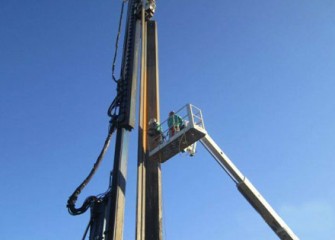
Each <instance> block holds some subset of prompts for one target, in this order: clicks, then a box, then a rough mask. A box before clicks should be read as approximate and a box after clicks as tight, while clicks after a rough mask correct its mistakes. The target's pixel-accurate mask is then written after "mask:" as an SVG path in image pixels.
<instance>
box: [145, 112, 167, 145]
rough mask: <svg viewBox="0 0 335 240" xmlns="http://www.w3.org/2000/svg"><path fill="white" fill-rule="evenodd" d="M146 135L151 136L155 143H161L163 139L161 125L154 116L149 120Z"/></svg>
mask: <svg viewBox="0 0 335 240" xmlns="http://www.w3.org/2000/svg"><path fill="white" fill-rule="evenodd" d="M148 135H149V136H150V137H152V138H153V139H154V141H155V142H156V143H162V142H163V140H164V135H163V132H162V127H161V125H160V124H159V122H158V121H157V119H156V118H151V119H150V120H149V128H148Z"/></svg>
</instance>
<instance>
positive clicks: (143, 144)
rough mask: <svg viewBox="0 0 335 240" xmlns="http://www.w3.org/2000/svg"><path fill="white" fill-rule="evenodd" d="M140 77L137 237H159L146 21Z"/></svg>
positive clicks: (151, 27)
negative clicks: (150, 131) (149, 131)
mask: <svg viewBox="0 0 335 240" xmlns="http://www.w3.org/2000/svg"><path fill="white" fill-rule="evenodd" d="M142 34H143V35H142V54H144V56H143V57H142V71H143V72H142V76H141V102H140V128H139V152H138V190H137V224H136V239H137V240H162V238H163V236H162V235H163V234H162V185H161V167H160V163H158V162H156V161H150V160H149V157H148V144H149V139H148V137H147V127H148V121H149V119H150V118H156V119H158V120H159V115H160V113H159V78H158V51H157V50H158V46H157V43H158V41H157V24H156V22H155V21H147V22H146V23H145V24H143V31H142Z"/></svg>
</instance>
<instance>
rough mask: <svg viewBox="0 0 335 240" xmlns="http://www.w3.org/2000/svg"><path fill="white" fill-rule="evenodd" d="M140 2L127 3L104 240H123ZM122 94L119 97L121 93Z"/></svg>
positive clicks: (139, 26)
mask: <svg viewBox="0 0 335 240" xmlns="http://www.w3.org/2000/svg"><path fill="white" fill-rule="evenodd" d="M138 2H139V1H137V0H130V1H129V2H128V19H127V27H126V34H125V39H124V49H123V58H122V67H121V79H120V80H119V81H124V86H123V87H124V88H126V89H118V90H119V91H125V93H122V94H123V95H121V96H122V98H121V100H120V101H121V103H120V106H119V108H120V109H119V118H118V119H117V123H116V127H117V133H116V143H115V154H114V166H113V172H112V173H111V174H112V182H111V185H110V190H109V193H108V202H107V206H106V211H105V216H106V218H105V222H104V223H103V225H104V228H103V229H104V236H105V238H103V239H105V240H122V239H123V225H124V210H125V190H126V177H127V162H128V144H129V131H130V130H131V129H132V128H133V126H134V123H135V112H136V90H137V78H138V74H137V73H138V60H139V59H138V57H139V47H140V28H141V25H140V21H138V19H137V17H136V12H135V10H136V7H137V4H138ZM118 94H119V93H118Z"/></svg>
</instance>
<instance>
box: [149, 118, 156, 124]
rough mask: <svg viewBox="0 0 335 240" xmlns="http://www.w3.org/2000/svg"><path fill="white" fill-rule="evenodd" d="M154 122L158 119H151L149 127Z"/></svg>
mask: <svg viewBox="0 0 335 240" xmlns="http://www.w3.org/2000/svg"><path fill="white" fill-rule="evenodd" d="M154 122H157V119H156V118H151V119H150V120H149V125H150V124H153V123H154Z"/></svg>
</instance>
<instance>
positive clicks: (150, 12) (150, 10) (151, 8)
mask: <svg viewBox="0 0 335 240" xmlns="http://www.w3.org/2000/svg"><path fill="white" fill-rule="evenodd" d="M144 9H145V17H146V19H147V20H148V19H150V18H152V17H153V16H154V14H155V11H156V1H155V0H146V1H145V6H144Z"/></svg>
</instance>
